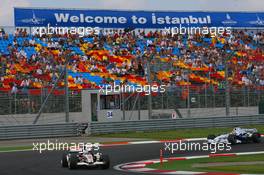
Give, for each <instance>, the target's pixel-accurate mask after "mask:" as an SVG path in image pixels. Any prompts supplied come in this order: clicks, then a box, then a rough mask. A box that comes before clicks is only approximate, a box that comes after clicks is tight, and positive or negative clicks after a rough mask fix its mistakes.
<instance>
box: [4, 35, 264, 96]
mask: <svg viewBox="0 0 264 175" xmlns="http://www.w3.org/2000/svg"><path fill="white" fill-rule="evenodd" d="M254 35H259V36H260V37H259V38H260V39H259V40H260V41H261V42H262V43H264V42H263V41H264V33H263V32H262V33H258V34H256V33H254V32H245V31H240V32H239V31H234V33H232V34H231V35H223V36H218V37H210V36H208V35H206V36H205V35H193V36H190V35H184V36H182V35H176V36H169V35H165V34H163V33H162V32H159V31H155V32H148V33H146V34H145V32H144V31H140V32H139V33H137V34H135V33H134V32H120V31H118V32H115V33H113V34H108V35H99V36H94V35H91V36H86V37H84V38H79V37H77V36H69V35H67V36H66V35H65V36H58V35H54V36H42V37H39V36H31V35H26V36H22V35H18V36H14V35H13V34H8V35H5V36H3V37H2V38H0V58H1V70H0V73H1V80H0V88H1V90H4V91H10V90H11V88H12V87H13V86H14V84H16V85H17V86H19V87H21V88H41V87H51V86H52V85H53V83H54V82H55V80H56V79H57V78H58V77H59V74H60V72H61V71H62V70H63V65H64V64H65V62H66V60H67V59H66V58H67V57H68V55H67V54H68V53H69V51H71V55H70V56H69V57H70V58H69V60H68V61H69V63H68V67H67V69H68V71H69V77H68V80H69V87H70V88H71V89H83V88H98V86H100V85H104V84H107V83H113V82H115V83H117V84H120V83H130V84H142V85H143V84H146V83H147V78H146V75H145V68H146V62H147V61H150V63H151V65H152V66H153V67H155V66H157V65H158V64H172V69H171V70H157V71H156V72H152V75H151V78H152V79H153V80H155V81H156V82H158V83H165V84H171V83H175V84H177V85H178V86H186V85H188V83H187V78H186V75H185V71H186V70H188V71H189V72H190V74H189V83H190V85H192V86H195V85H197V86H198V85H204V84H207V85H208V84H210V85H212V86H215V87H217V86H218V85H219V84H220V83H221V82H222V81H224V79H225V73H224V68H225V62H227V64H228V66H229V74H230V75H229V81H230V83H231V84H232V85H234V86H237V87H242V86H252V87H255V88H257V87H258V88H263V87H264V52H263V45H261V44H259V43H260V41H256V40H254V39H253V38H254ZM149 43H152V44H149ZM231 50H235V52H234V55H233V56H232V57H231V59H230V60H226V59H227V57H228V54H229V53H230V51H231ZM23 81H28V82H29V83H28V84H26V83H22V82H23ZM58 85H59V86H61V87H63V86H64V82H63V80H60V81H59V83H58Z"/></svg>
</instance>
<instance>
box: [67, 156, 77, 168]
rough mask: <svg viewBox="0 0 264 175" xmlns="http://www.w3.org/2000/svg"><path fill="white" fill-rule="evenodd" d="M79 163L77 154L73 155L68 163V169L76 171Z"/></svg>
mask: <svg viewBox="0 0 264 175" xmlns="http://www.w3.org/2000/svg"><path fill="white" fill-rule="evenodd" d="M77 163H78V157H77V154H71V155H70V157H69V161H68V167H69V169H76V168H77Z"/></svg>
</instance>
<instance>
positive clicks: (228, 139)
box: [207, 127, 261, 145]
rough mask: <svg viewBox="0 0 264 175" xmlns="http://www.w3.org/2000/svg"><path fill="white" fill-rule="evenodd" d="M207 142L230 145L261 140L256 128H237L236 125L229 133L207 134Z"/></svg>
mask: <svg viewBox="0 0 264 175" xmlns="http://www.w3.org/2000/svg"><path fill="white" fill-rule="evenodd" d="M207 142H208V144H217V143H225V144H227V143H231V144H232V145H234V144H238V143H249V142H255V143H260V142H261V134H260V133H258V131H257V129H255V128H254V129H246V128H239V127H236V128H234V129H233V131H232V132H231V133H229V134H222V135H218V136H215V135H208V137H207Z"/></svg>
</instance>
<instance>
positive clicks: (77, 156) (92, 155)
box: [61, 146, 110, 169]
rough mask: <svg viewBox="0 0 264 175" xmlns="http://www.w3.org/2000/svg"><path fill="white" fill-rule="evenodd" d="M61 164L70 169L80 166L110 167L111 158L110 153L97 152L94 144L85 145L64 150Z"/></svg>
mask: <svg viewBox="0 0 264 175" xmlns="http://www.w3.org/2000/svg"><path fill="white" fill-rule="evenodd" d="M61 165H62V167H68V168H69V169H76V168H78V167H80V166H86V167H100V168H101V169H108V168H109V167H110V159H109V157H108V155H103V154H102V153H100V152H96V151H95V150H94V148H93V147H92V146H91V147H87V146H83V147H82V148H74V149H70V150H69V151H68V152H64V153H63V155H62V159H61Z"/></svg>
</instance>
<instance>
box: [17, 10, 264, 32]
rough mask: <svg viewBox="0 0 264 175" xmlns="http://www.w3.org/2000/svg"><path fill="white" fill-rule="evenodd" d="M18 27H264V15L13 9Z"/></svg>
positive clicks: (263, 13) (260, 13) (257, 13)
mask: <svg viewBox="0 0 264 175" xmlns="http://www.w3.org/2000/svg"><path fill="white" fill-rule="evenodd" d="M14 18H15V26H17V27H22V26H23V27H33V26H47V25H48V24H49V25H51V26H64V27H73V26H84V27H101V28H129V27H130V28H164V27H176V26H180V25H181V26H185V27H187V26H194V27H204V26H206V27H254V28H256V27H261V28H263V27H264V12H251V13H248V12H165V11H119V10H66V9H35V8H34V9H26V8H14Z"/></svg>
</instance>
